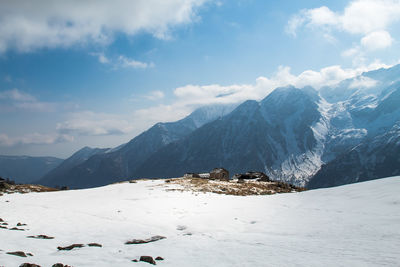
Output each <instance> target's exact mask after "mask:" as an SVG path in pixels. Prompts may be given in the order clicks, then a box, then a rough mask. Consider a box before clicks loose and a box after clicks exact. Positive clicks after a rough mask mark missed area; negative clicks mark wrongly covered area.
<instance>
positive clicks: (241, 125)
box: [42, 65, 400, 188]
mask: <svg viewBox="0 0 400 267" xmlns="http://www.w3.org/2000/svg"><path fill="white" fill-rule="evenodd" d="M399 122H400V65H397V66H394V67H392V68H389V69H380V70H376V71H372V72H366V73H363V74H361V75H359V76H357V77H354V78H352V79H348V80H345V81H342V82H340V83H339V84H337V85H335V86H330V87H324V88H322V89H320V90H319V91H316V90H314V89H313V88H311V87H305V88H295V87H293V86H287V87H283V88H277V89H275V90H274V91H273V92H272V93H270V94H269V95H268V96H267V97H265V98H264V99H263V100H261V101H259V102H257V101H254V100H249V101H246V102H244V103H242V104H241V105H239V106H237V107H235V106H208V107H204V108H201V109H198V110H196V111H195V112H193V113H192V114H191V115H189V116H188V117H186V118H184V119H182V120H179V121H177V122H171V123H158V124H156V125H154V126H153V127H151V128H150V129H149V130H147V131H145V132H143V133H142V134H140V135H138V136H137V137H135V138H134V139H132V140H131V141H130V142H128V143H127V144H124V145H122V146H120V147H119V148H115V149H112V150H107V151H101V153H96V154H94V155H91V156H90V157H87V159H85V160H84V161H82V162H79V164H75V166H73V167H72V168H69V169H64V170H63V171H61V172H56V171H54V172H53V173H52V174H51V175H50V174H49V175H47V176H46V180H43V181H42V182H43V183H44V184H45V185H49V186H54V185H67V186H70V187H73V188H80V187H93V186H98V185H105V184H107V183H111V182H116V181H119V180H124V179H133V178H143V177H148V178H153V177H177V176H182V175H183V174H184V173H186V172H205V171H209V170H211V169H212V168H214V167H224V168H227V169H229V170H230V172H231V174H234V173H242V172H246V171H249V170H252V171H262V172H266V173H267V174H268V175H269V176H270V177H271V178H273V179H276V180H283V181H286V182H290V183H293V184H295V185H300V186H307V185H308V186H309V187H313V188H316V187H326V186H334V185H339V184H345V183H352V182H356V181H361V180H370V179H376V178H380V177H384V176H391V175H398V174H399V173H398V169H399V167H397V166H399V164H397V163H398V160H399V154H398V151H399V149H398V141H397V140H398V139H399V138H398V137H399V136H398V125H399ZM60 169H62V168H61V166H60Z"/></svg>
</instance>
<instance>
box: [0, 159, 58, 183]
mask: <svg viewBox="0 0 400 267" xmlns="http://www.w3.org/2000/svg"><path fill="white" fill-rule="evenodd" d="M61 162H63V160H62V159H59V158H55V157H30V156H0V177H3V178H9V179H11V180H13V181H15V182H17V183H32V182H35V181H37V180H38V179H39V178H40V177H42V176H43V175H45V174H46V173H48V172H49V171H51V170H53V169H54V168H56V167H57V166H58V165H59V164H60V163H61Z"/></svg>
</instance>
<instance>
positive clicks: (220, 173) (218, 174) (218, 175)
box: [210, 168, 229, 180]
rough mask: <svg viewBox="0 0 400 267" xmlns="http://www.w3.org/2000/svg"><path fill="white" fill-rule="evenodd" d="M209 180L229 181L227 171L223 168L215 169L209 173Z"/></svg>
mask: <svg viewBox="0 0 400 267" xmlns="http://www.w3.org/2000/svg"><path fill="white" fill-rule="evenodd" d="M210 179H214V180H229V171H228V170H226V169H224V168H215V169H213V170H212V171H211V172H210Z"/></svg>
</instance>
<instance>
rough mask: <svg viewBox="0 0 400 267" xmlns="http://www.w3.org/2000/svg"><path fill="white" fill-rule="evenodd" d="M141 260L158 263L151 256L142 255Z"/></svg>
mask: <svg viewBox="0 0 400 267" xmlns="http://www.w3.org/2000/svg"><path fill="white" fill-rule="evenodd" d="M140 261H144V262H147V263H150V264H153V265H156V261H155V260H154V259H153V257H151V256H140Z"/></svg>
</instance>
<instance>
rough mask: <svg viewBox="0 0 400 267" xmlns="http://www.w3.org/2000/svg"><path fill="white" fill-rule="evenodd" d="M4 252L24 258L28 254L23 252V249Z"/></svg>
mask: <svg viewBox="0 0 400 267" xmlns="http://www.w3.org/2000/svg"><path fill="white" fill-rule="evenodd" d="M6 254H9V255H14V256H18V257H24V258H26V257H28V256H27V255H26V254H25V252H23V251H13V252H7V253H6Z"/></svg>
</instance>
